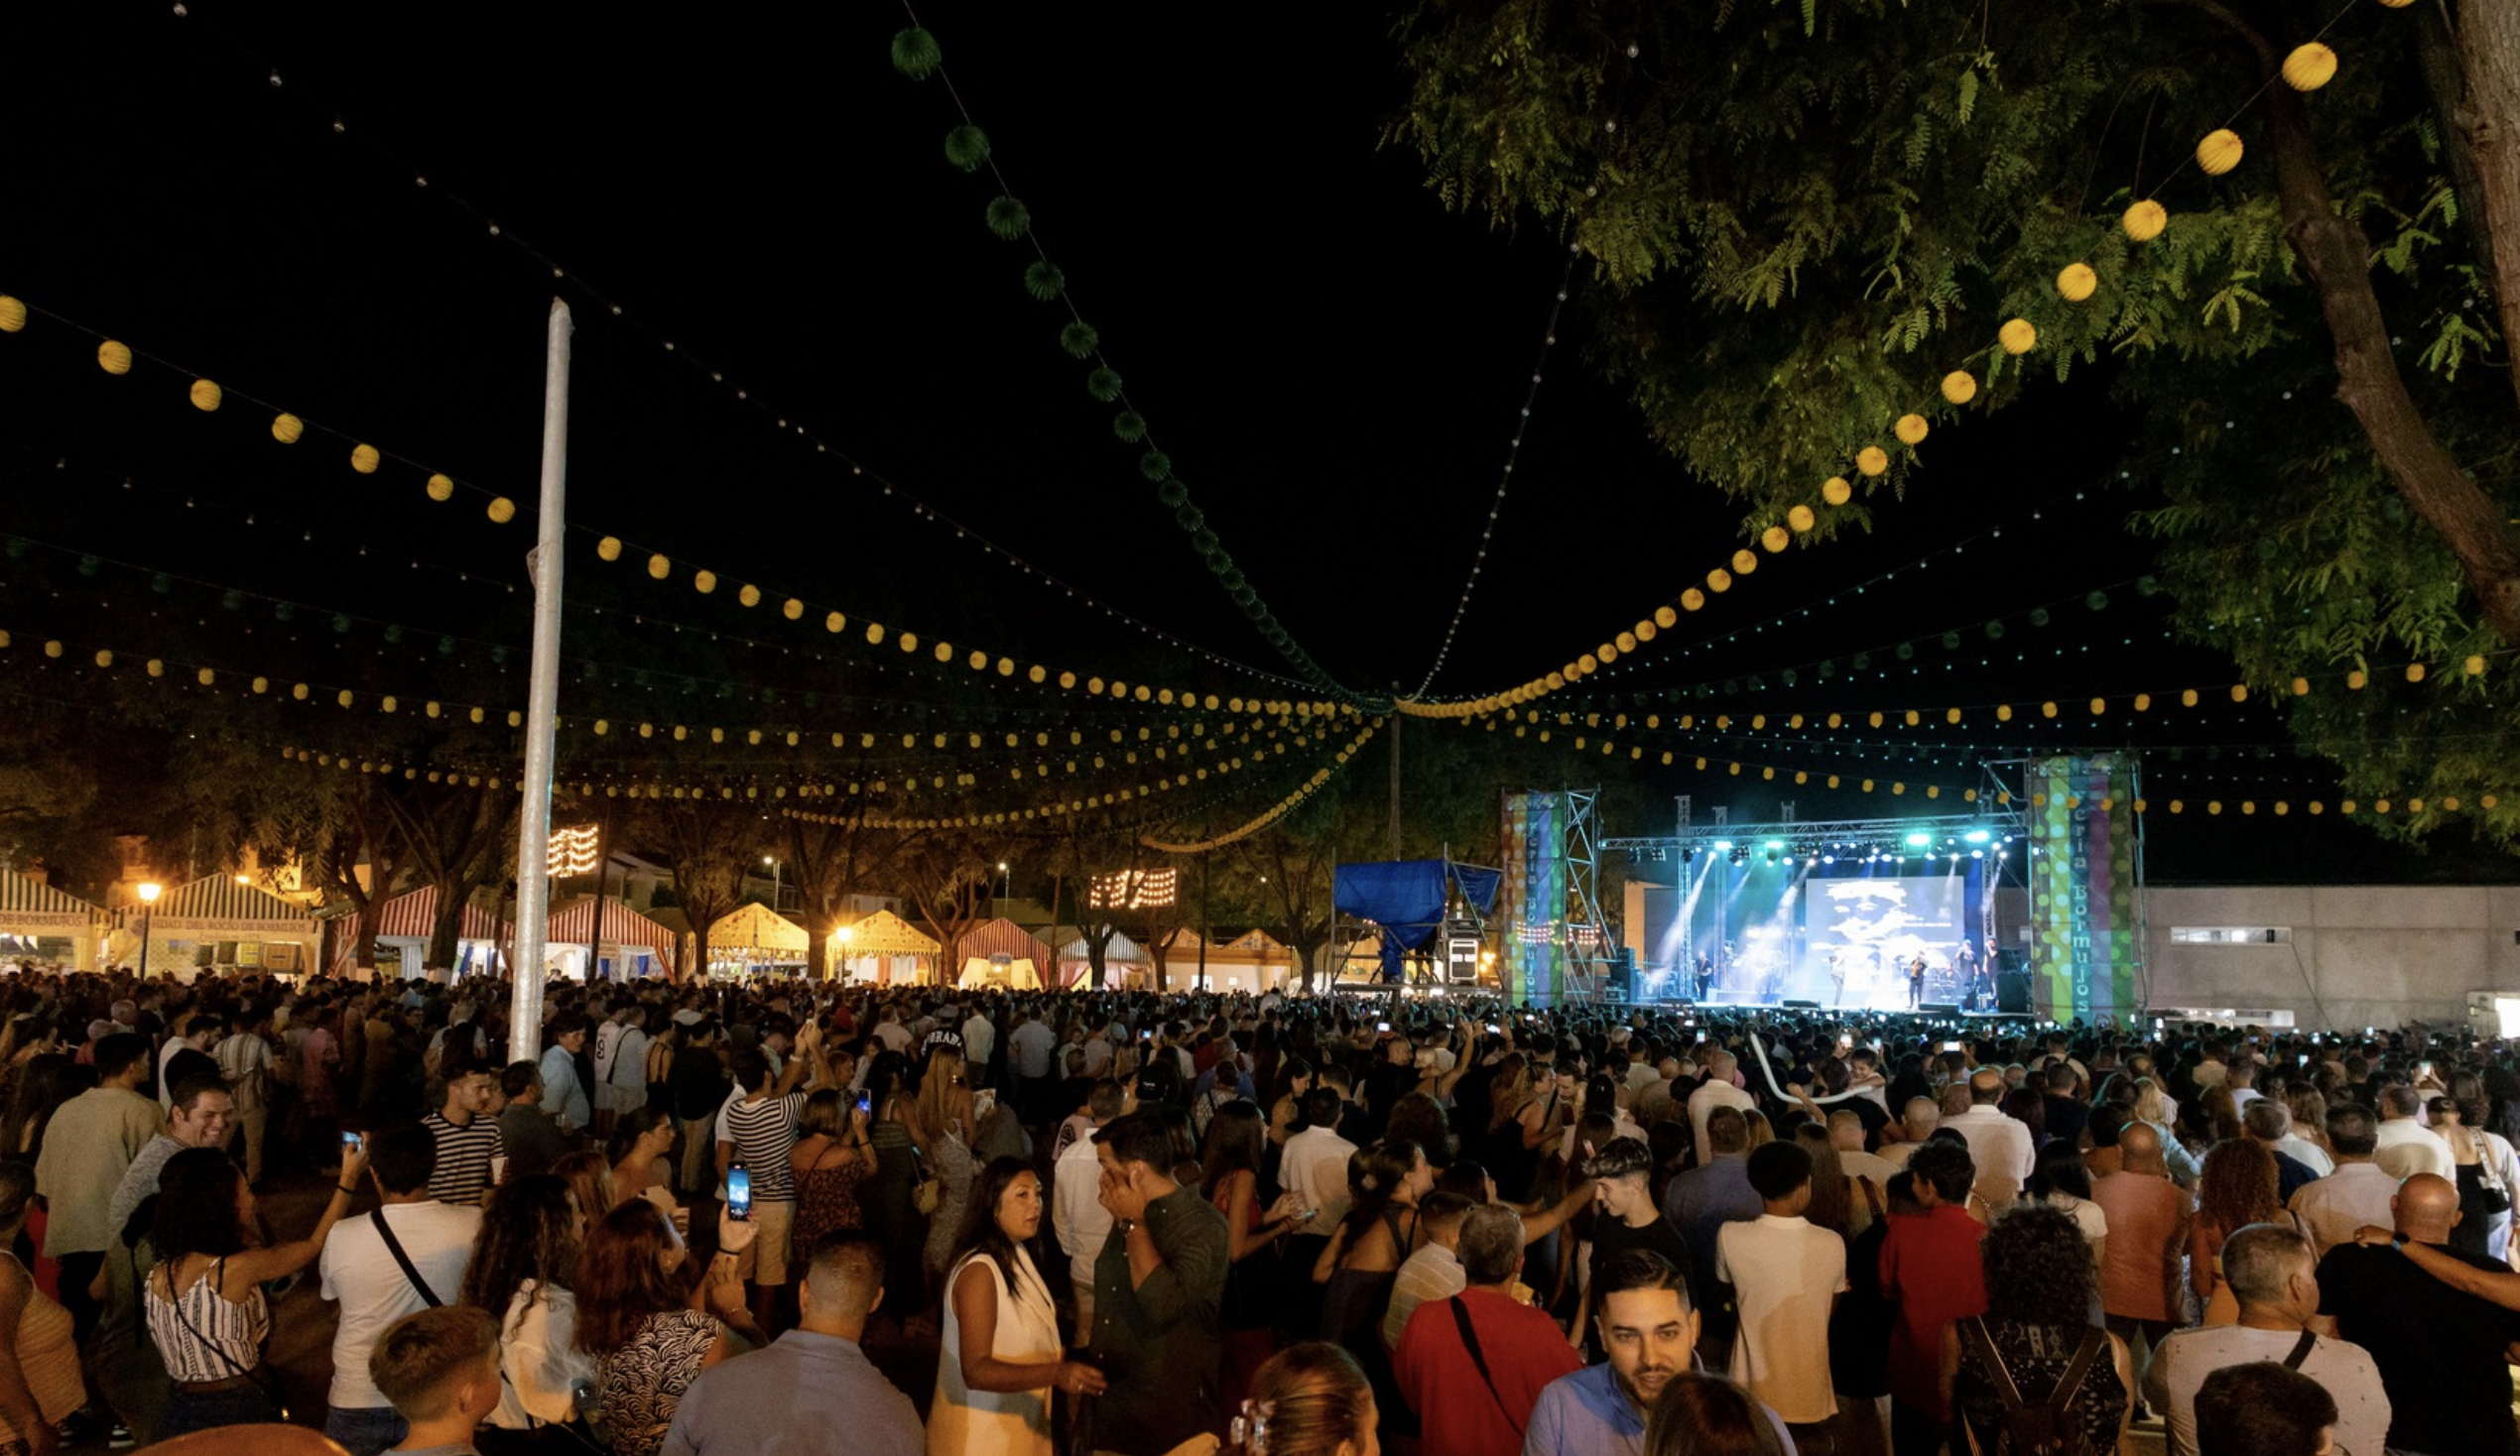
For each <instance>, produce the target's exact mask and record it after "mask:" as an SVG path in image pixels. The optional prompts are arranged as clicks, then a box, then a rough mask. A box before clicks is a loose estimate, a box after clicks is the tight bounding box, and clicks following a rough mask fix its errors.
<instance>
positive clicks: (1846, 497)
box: [1820, 475, 1855, 506]
mask: <svg viewBox="0 0 2520 1456" xmlns="http://www.w3.org/2000/svg"><path fill="white" fill-rule="evenodd" d="M1820 498H1821V499H1822V500H1824V501H1827V503H1828V504H1830V505H1832V506H1842V505H1844V504H1846V503H1847V502H1848V501H1850V500H1853V499H1854V498H1855V488H1854V487H1853V486H1851V485H1848V484H1847V483H1846V477H1845V476H1843V475H1832V476H1830V477H1828V479H1827V480H1826V481H1824V482H1822V484H1821V488H1820Z"/></svg>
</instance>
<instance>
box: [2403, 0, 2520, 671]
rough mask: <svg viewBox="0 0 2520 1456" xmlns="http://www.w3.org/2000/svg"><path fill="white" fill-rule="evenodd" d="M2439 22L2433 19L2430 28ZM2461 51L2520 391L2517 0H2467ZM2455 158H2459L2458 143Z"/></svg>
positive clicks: (2499, 307)
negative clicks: (2514, 2) (2515, 1)
mask: <svg viewBox="0 0 2520 1456" xmlns="http://www.w3.org/2000/svg"><path fill="white" fill-rule="evenodd" d="M2436 24H2437V23H2436V22H2433V21H2429V20H2428V21H2427V22H2426V27H2427V29H2428V31H2430V30H2431V29H2432V28H2433V27H2434V26H2435V25H2436ZM2458 51H2459V58H2460V60H2461V61H2463V62H2464V69H2465V71H2466V79H2467V94H2466V99H2465V104H2464V105H2463V106H2462V107H2461V108H2460V110H2459V112H2458V114H2457V115H2456V116H2455V117H2453V121H2454V122H2455V123H2456V125H2457V131H2458V132H2459V133H2460V134H2461V135H2462V136H2463V138H2464V139H2465V141H2466V142H2467V144H2468V145H2469V146H2470V147H2472V148H2474V149H2475V154H2476V155H2475V162H2474V168H2475V172H2476V177H2477V181H2478V183H2479V185H2480V186H2481V188H2482V190H2483V192H2484V197H2485V209H2484V211H2485V231H2486V232H2487V233H2488V234H2490V237H2489V239H2488V242H2489V248H2490V251H2488V252H2487V253H2486V255H2485V256H2484V257H2482V258H2479V259H2477V260H2476V263H2477V266H2478V267H2479V268H2480V269H2482V270H2484V272H2485V273H2486V274H2487V275H2488V276H2489V277H2490V278H2491V279H2492V280H2493V296H2494V306H2495V309H2496V316H2497V317H2499V318H2500V320H2501V322H2502V354H2503V358H2504V359H2505V360H2506V361H2507V362H2508V364H2509V366H2510V370H2511V387H2512V390H2513V392H2514V395H2515V397H2520V5H2514V4H2512V3H2511V0H2467V3H2466V4H2464V5H2461V6H2459V7H2458ZM2453 160H2454V164H2455V163H2456V160H2457V149H2456V148H2455V147H2454V149H2453ZM2503 635H2504V637H2505V638H2506V639H2507V638H2509V636H2510V634H2509V633H2504V634H2503Z"/></svg>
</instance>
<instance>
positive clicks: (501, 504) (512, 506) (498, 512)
mask: <svg viewBox="0 0 2520 1456" xmlns="http://www.w3.org/2000/svg"><path fill="white" fill-rule="evenodd" d="M486 514H487V515H488V516H489V518H490V521H491V523H492V524H493V525H497V526H505V525H507V524H508V523H509V522H511V521H513V520H515V519H516V502H514V501H512V500H509V499H508V498H507V497H506V496H492V497H491V498H490V504H489V506H488V507H487V509H486Z"/></svg>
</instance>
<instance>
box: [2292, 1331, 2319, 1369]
mask: <svg viewBox="0 0 2520 1456" xmlns="http://www.w3.org/2000/svg"><path fill="white" fill-rule="evenodd" d="M2318 1347H2319V1336H2318V1335H2317V1334H2315V1333H2313V1332H2312V1331H2310V1330H2304V1331H2302V1337H2301V1339H2300V1340H2298V1341H2296V1342H2295V1343H2294V1345H2293V1353H2292V1354H2290V1355H2287V1356H2285V1357H2284V1368H2285V1369H2286V1370H2299V1369H2301V1368H2302V1362H2303V1361H2305V1360H2308V1359H2309V1358H2310V1352H2311V1351H2313V1350H2315V1349H2317V1348H2318Z"/></svg>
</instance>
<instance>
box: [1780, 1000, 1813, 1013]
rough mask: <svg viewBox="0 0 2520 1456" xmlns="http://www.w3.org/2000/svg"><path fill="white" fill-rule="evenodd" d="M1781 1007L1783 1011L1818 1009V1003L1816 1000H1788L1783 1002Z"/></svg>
mask: <svg viewBox="0 0 2520 1456" xmlns="http://www.w3.org/2000/svg"><path fill="white" fill-rule="evenodd" d="M1781 1009H1782V1010H1785V1011H1818V1010H1820V1003H1819V1002H1817V1001H1788V1002H1785V1003H1783V1005H1782V1007H1781Z"/></svg>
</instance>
